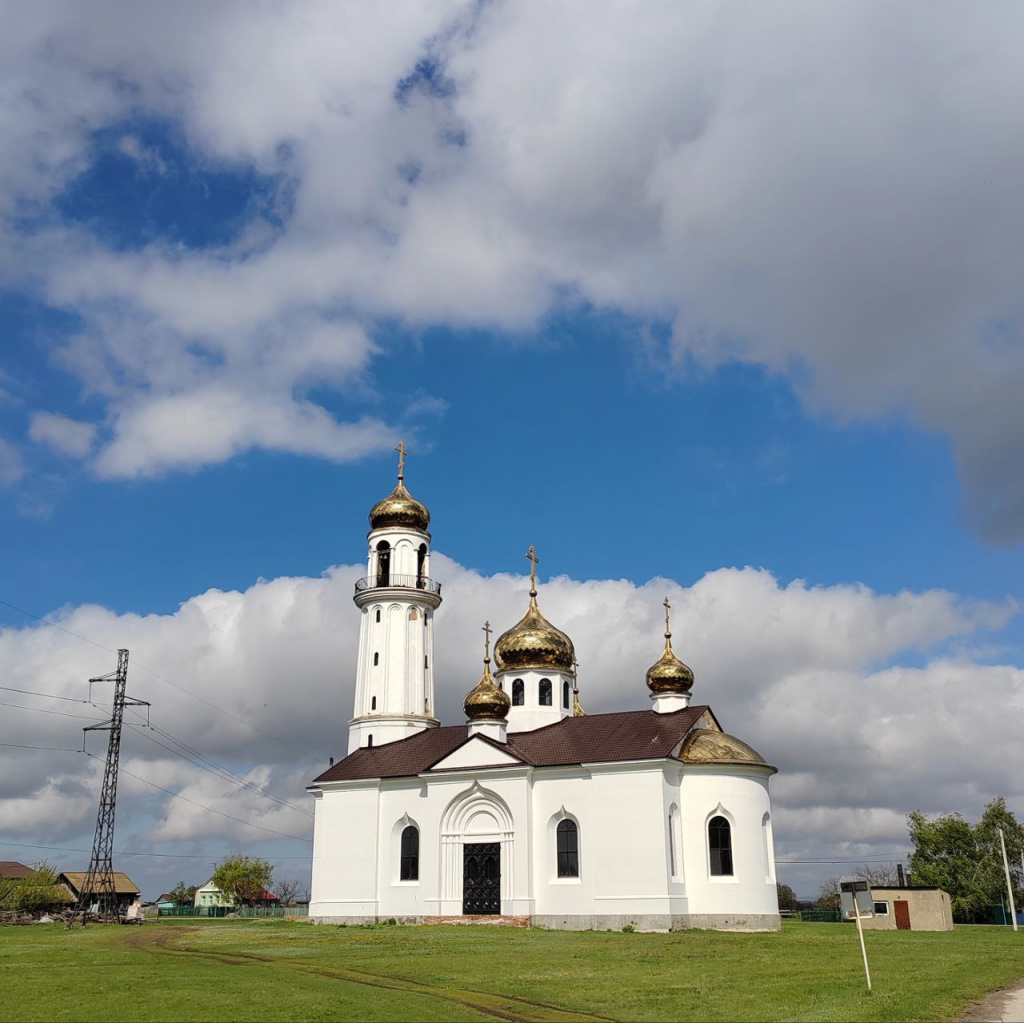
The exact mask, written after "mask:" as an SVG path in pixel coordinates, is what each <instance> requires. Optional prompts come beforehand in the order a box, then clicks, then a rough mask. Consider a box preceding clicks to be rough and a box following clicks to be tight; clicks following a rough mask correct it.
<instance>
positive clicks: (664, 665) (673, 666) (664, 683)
mask: <svg viewBox="0 0 1024 1023" xmlns="http://www.w3.org/2000/svg"><path fill="white" fill-rule="evenodd" d="M670 607H671V605H670V604H669V602H668V597H666V598H665V649H664V651H663V652H662V655H661V657H659V658H658V660H657V662H656V663H655V664H652V665H651V667H649V668H648V669H647V688H648V689H650V691H651V692H652V693H680V694H681V693H688V692H689V691H690V690H691V689H692V688H693V671H692V669H691V668H689V667H688V666H687V665H685V664H683V662H682V661H681V660H679V658H678V657H676V655H675V653H674V652H673V650H672V631H671V629H670V628H669V619H668V612H669V609H670Z"/></svg>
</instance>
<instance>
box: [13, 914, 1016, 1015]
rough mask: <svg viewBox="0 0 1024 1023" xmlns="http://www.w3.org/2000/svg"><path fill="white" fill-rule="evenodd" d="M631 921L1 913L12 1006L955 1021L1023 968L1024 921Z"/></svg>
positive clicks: (21, 1010) (132, 1011) (76, 1011)
mask: <svg viewBox="0 0 1024 1023" xmlns="http://www.w3.org/2000/svg"><path fill="white" fill-rule="evenodd" d="M865 938H866V940H867V943H868V956H869V957H870V961H871V974H872V979H873V980H874V985H875V994H874V996H868V995H867V994H866V992H865V989H864V977H863V971H862V968H861V962H860V947H859V945H858V943H857V934H856V931H855V930H854V929H853V927H852V926H849V925H845V924H806V923H786V924H785V925H784V929H783V932H782V934H781V935H779V934H720V933H716V932H713V931H683V932H680V933H677V934H621V933H617V932H615V933H612V932H588V933H584V934H573V933H569V932H565V931H541V930H514V929H495V928H490V927H387V926H379V927H372V928H360V927H348V928H339V927H313V926H311V925H310V924H308V923H305V922H294V921H284V920H237V921H234V920H225V921H201V920H188V921H183V920H182V919H181V918H170V919H166V920H164V921H159V922H154V921H150V922H149V923H147V924H145V925H144V926H142V927H120V928H118V927H101V926H90V927H88V928H86V929H85V930H84V931H83V930H81V929H76V930H74V931H66V930H64V929H63V928H62V927H61V926H59V925H46V924H36V925H33V926H29V927H5V928H0V992H2V997H0V1020H348V1019H359V1020H476V1019H496V1018H497V1019H506V1020H549V1021H559V1020H562V1021H566V1023H572V1021H583V1020H598V1019H599V1020H946V1019H954V1018H956V1017H957V1016H958V1015H959V1013H960V1012H961V1011H962V1010H963V1008H964V1006H965V1005H966V1004H967V1003H968V1002H970V1001H972V1000H973V999H975V998H978V997H980V996H981V995H983V994H984V993H985V992H987V991H990V990H992V989H994V988H998V987H1002V986H1005V985H1007V984H1010V983H1012V982H1014V981H1016V980H1019V979H1020V978H1022V977H1024V934H1017V935H1015V934H1013V932H1012V931H1011V929H1010V928H1000V927H959V928H957V929H956V930H955V931H953V932H952V933H937V934H933V933H927V932H895V931H889V932H887V931H877V932H871V931H869V932H866V934H865Z"/></svg>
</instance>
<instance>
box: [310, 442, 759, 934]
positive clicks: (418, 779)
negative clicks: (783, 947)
mask: <svg viewBox="0 0 1024 1023" xmlns="http://www.w3.org/2000/svg"><path fill="white" fill-rule="evenodd" d="M398 450H399V469H398V485H397V486H396V487H395V489H394V491H393V492H392V493H391V494H389V495H388V496H387V497H385V498H384V499H383V500H381V501H379V502H378V503H377V504H375V505H374V506H373V509H372V510H371V511H370V532H369V534H368V545H369V556H368V561H367V574H366V576H365V578H363V579H360V580H359V581H358V582H357V583H356V586H355V597H354V599H355V604H356V607H357V608H358V609H359V612H360V615H361V621H360V632H359V653H358V662H357V664H356V684H355V709H354V714H353V717H352V720H351V722H350V724H349V741H348V755H347V756H346V757H345V758H344V759H342V760H340V761H338V762H337V763H333V762H332V765H331V766H330V768H329V769H328V770H326V771H325V772H324V773H323V774H321V775H320V776H319V777H318V778H316V779H315V780H314V781H313V782H312V784H311V785H310V786H309V791H310V792H311V793H312V795H313V797H314V807H315V820H314V829H313V878H312V892H311V900H310V906H309V915H310V918H311V919H312V920H313V921H314V922H317V923H333V924H358V923H373V922H377V921H381V920H388V919H391V918H393V919H394V920H395V921H397V922H398V923H423V922H435V921H437V920H439V919H448V918H465V920H466V922H470V921H472V920H473V918H479V919H480V920H482V921H486V920H488V919H490V920H494V919H495V918H497V917H506V918H510V921H511V922H515V923H520V924H524V925H532V926H540V927H549V928H562V929H570V930H591V929H593V930H606V929H615V930H619V929H621V928H623V927H625V926H627V925H628V926H631V927H632V928H634V929H635V930H638V931H639V930H660V931H667V930H677V929H680V928H686V927H698V928H715V929H722V930H762V931H763V930H778V929H779V909H778V900H777V897H776V882H775V853H774V848H773V842H772V815H771V799H770V795H769V784H768V783H769V779H770V777H771V776H772V775H773V774H774V773H775V768H774V767H771V766H769V765H768V764H767V763H766V762H765V761H764V759H763V758H762V757H761V755H760V754H759V753H758V752H757V751H756V750H754V749H752V748H751V747H750V746H748V745H747V744H746V743H745V742H743V741H742V740H740V739H738V738H736V737H735V736H733V735H730V734H728V733H726V732H725V731H723V730H722V727H721V725H720V724H719V722H718V719H717V718H716V717H715V715H714V713H713V711H712V710H711V708H710V707H709V706H707V705H706V704H695V703H693V702H691V694H692V690H693V688H694V676H693V672H692V671H691V670H690V668H688V667H687V666H686V665H685V664H684V663H683V662H682V661H681V660H680V659H679V658H678V657H677V656H676V654H675V653H674V652H673V649H672V634H671V630H670V619H669V604H668V601H667V600H666V601H665V635H664V648H663V650H662V652H661V655H660V657H658V658H657V660H656V661H655V663H654V664H653V665H652V666H651V667H650V668H649V669H648V670H647V673H646V693H645V692H644V690H643V689H642V688H641V687H642V685H643V683H642V681H641V679H642V678H643V676H642V675H641V673H640V672H641V670H642V669H641V668H640V667H639V666H638V671H637V676H636V678H635V679H623V680H622V685H621V692H623V693H628V692H630V691H631V690H635V692H636V697H637V703H638V704H639V703H641V697H645V699H644V701H643V702H645V703H647V704H648V705H647V706H646V707H643V709H637V710H628V711H617V712H614V713H609V714H586V713H585V712H584V710H583V708H582V706H581V705H580V698H579V685H578V674H577V661H576V653H575V649H574V647H573V643H572V640H571V639H570V638H569V637H568V636H567V635H566V634H565V633H564V632H561V631H560V630H559V629H557V628H556V627H555V626H554V625H552V624H551V623H550V622H549V621H548V620H547V618H545V616H544V614H543V613H542V612H541V609H540V604H539V603H538V589H537V560H538V559H537V556H536V553H535V551H534V548H533V547H531V548H530V552H529V554H528V557H529V558H530V560H531V566H530V568H531V571H530V582H531V585H530V602H529V606H528V607H527V609H526V614H525V615H523V617H522V619H521V620H520V621H519V622H518V623H517V624H515V625H513V626H512V627H511V628H510V629H508V630H506V631H505V632H503V633H502V634H501V635H500V636H499V637H498V639H497V641H496V642H495V643H494V649H493V666H494V667H493V671H492V667H491V665H492V657H491V646H490V634H491V632H490V625H489V624H487V625H486V626H485V627H484V631H485V634H486V638H485V644H484V656H483V673H482V676H481V678H480V681H479V682H478V683H477V684H476V685H475V686H474V687H473V688H472V689H471V690H470V691H469V693H468V694H467V695H466V698H465V704H464V708H465V716H466V720H465V722H464V723H460V724H454V725H442V724H441V723H440V722H439V721H438V719H437V717H436V716H435V711H434V708H435V704H434V649H433V627H434V614H435V612H436V611H437V609H438V607H439V606H440V604H441V586H440V584H439V583H438V582H437V581H436V580H434V579H433V577H432V576H431V574H430V540H431V535H430V533H429V532H428V527H429V525H430V514H429V512H428V511H427V509H426V507H425V506H424V505H423V504H422V503H421V502H419V501H417V500H416V499H415V498H414V497H413V496H412V495H411V494H410V493H409V491H408V490H407V489H406V487H405V482H404V476H405V472H404V459H405V450H404V447H403V446H402V445H399V448H398ZM652 639H653V637H652ZM653 646H654V643H653V642H652V647H653ZM448 684H450V683H448Z"/></svg>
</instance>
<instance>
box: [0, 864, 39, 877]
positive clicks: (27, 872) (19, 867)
mask: <svg viewBox="0 0 1024 1023" xmlns="http://www.w3.org/2000/svg"><path fill="white" fill-rule="evenodd" d="M34 873H35V871H34V870H33V869H32V868H31V867H26V866H25V864H24V863H19V862H18V861H17V860H0V877H5V878H7V879H9V880H12V881H20V880H21V878H23V877H31V876H32V874H34Z"/></svg>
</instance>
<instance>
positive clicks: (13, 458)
mask: <svg viewBox="0 0 1024 1023" xmlns="http://www.w3.org/2000/svg"><path fill="white" fill-rule="evenodd" d="M24 475H25V464H24V462H22V460H21V455H20V454H19V452H18V449H17V448H16V447H15V446H14V445H13V444H12V443H11V442H10V441H7V440H4V439H3V437H0V484H4V483H16V482H17V481H18V480H20V479H21V477H22V476H24Z"/></svg>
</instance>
